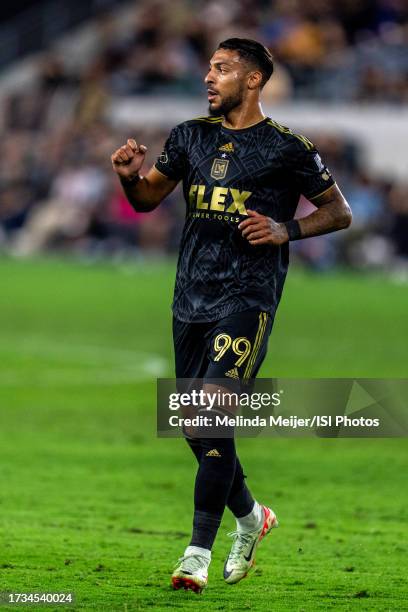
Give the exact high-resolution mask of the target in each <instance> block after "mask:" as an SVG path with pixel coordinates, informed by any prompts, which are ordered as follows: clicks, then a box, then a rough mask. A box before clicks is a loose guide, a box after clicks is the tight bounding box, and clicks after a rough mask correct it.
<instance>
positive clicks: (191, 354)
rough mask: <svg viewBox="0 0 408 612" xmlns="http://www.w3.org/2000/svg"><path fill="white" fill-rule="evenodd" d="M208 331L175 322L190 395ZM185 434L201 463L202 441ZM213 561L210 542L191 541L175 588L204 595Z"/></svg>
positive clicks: (180, 373) (203, 363) (201, 369)
mask: <svg viewBox="0 0 408 612" xmlns="http://www.w3.org/2000/svg"><path fill="white" fill-rule="evenodd" d="M207 328H208V325H207V324H196V323H184V322H182V321H179V320H178V319H176V318H174V319H173V340H174V355H175V364H176V377H177V383H178V391H179V392H190V391H191V385H192V384H193V383H192V381H194V380H195V379H197V378H198V379H200V378H203V377H204V374H205V372H206V370H207V367H208V356H207V355H208V350H207V342H206V340H205V336H206V333H207V331H208V329H207ZM193 386H194V384H193ZM183 416H186V414H184V415H183ZM192 416H193V415H192ZM183 433H184V436H185V438H186V440H187V441H188V443H189V446H190V448H191V450H192V451H193V453H194V454H195V456H196V457H197V460H198V461H200V459H201V454H202V451H201V444H200V442H199V441H198V440H197V439H196V438H192V437H190V433H191V431H190V430H189V431H187V430H183ZM199 543H200V542H199ZM210 561H211V547H208V546H207V542H205V546H198V545H195V544H194V540H192V541H191V542H190V544H189V546H187V548H186V549H185V551H184V554H183V555H182V557H181V558H180V559H179V561H178V563H177V566H176V567H175V569H174V571H173V574H172V585H173V587H174V588H175V589H186V590H187V589H191V590H193V591H195V592H197V593H199V592H201V590H202V589H203V588H204V587H205V586H206V584H207V580H208V578H207V576H208V567H209V564H210Z"/></svg>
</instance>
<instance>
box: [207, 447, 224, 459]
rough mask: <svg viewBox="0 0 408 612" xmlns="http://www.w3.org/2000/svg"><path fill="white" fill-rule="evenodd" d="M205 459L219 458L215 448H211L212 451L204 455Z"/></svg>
mask: <svg viewBox="0 0 408 612" xmlns="http://www.w3.org/2000/svg"><path fill="white" fill-rule="evenodd" d="M205 456H206V457H221V455H220V453H219V452H218V451H217V449H216V448H213V449H212V450H210V451H208V453H206V454H205Z"/></svg>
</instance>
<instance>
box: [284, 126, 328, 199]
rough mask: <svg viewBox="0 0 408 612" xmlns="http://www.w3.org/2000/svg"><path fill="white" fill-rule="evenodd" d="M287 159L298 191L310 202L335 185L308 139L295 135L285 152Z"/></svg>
mask: <svg viewBox="0 0 408 612" xmlns="http://www.w3.org/2000/svg"><path fill="white" fill-rule="evenodd" d="M285 158H286V159H285V162H286V165H287V166H288V167H289V171H290V175H291V176H292V177H293V181H294V183H295V185H296V187H297V189H298V191H299V192H300V193H301V194H302V195H304V196H305V197H306V198H307V199H308V200H312V199H313V198H315V197H317V196H318V195H320V194H322V193H324V192H325V191H326V190H327V189H329V188H330V187H332V186H333V185H334V184H335V181H334V179H333V177H332V175H331V173H330V170H329V169H328V167H327V166H326V165H325V163H324V162H323V161H322V159H321V157H320V155H319V152H318V150H317V149H316V147H315V146H314V145H313V144H312V143H311V142H310V140H308V139H307V138H304V137H303V136H297V135H294V136H293V137H292V142H291V143H290V145H289V146H288V147H287V149H286V151H285Z"/></svg>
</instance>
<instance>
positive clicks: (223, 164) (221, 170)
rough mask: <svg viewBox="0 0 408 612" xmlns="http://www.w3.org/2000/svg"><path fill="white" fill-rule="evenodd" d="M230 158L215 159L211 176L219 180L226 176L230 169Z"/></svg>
mask: <svg viewBox="0 0 408 612" xmlns="http://www.w3.org/2000/svg"><path fill="white" fill-rule="evenodd" d="M228 164H229V159H217V158H216V159H214V161H213V165H212V167H211V172H210V174H211V176H212V178H213V179H216V180H217V181H219V180H220V179H223V178H225V176H226V174H227V170H228Z"/></svg>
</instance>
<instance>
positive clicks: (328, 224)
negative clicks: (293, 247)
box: [298, 185, 352, 238]
mask: <svg viewBox="0 0 408 612" xmlns="http://www.w3.org/2000/svg"><path fill="white" fill-rule="evenodd" d="M311 202H312V204H314V206H316V207H317V210H315V211H314V212H312V213H311V214H310V215H308V216H307V217H303V219H299V220H298V221H299V225H300V230H301V233H302V238H310V237H311V236H320V235H321V234H329V233H330V232H336V231H337V230H340V229H345V228H346V227H348V226H349V225H350V223H351V219H352V215H351V210H350V207H349V205H348V204H347V202H346V200H345V198H344V196H343V194H342V193H341V191H340V189H339V188H338V187H337V185H333V187H331V188H330V189H328V190H327V191H325V192H324V193H322V194H321V195H319V196H317V197H316V198H313V199H311Z"/></svg>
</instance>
